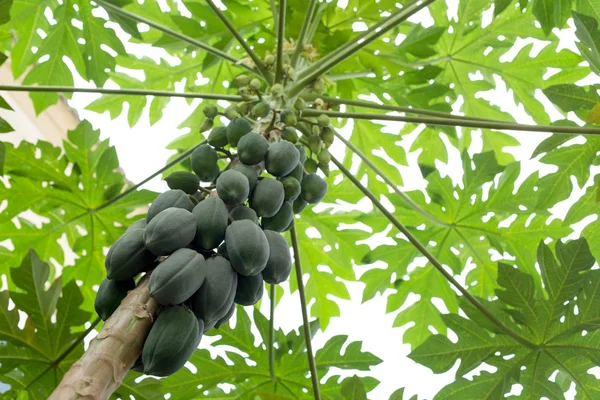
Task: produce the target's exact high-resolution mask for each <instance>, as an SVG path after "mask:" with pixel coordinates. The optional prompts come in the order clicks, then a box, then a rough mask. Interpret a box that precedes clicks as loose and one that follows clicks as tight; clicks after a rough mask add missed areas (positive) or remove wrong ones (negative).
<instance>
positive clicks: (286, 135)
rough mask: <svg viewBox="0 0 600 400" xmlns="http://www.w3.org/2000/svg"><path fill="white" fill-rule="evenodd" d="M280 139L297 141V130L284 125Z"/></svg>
mask: <svg viewBox="0 0 600 400" xmlns="http://www.w3.org/2000/svg"><path fill="white" fill-rule="evenodd" d="M281 139H283V140H287V141H288V142H291V143H296V142H298V131H297V130H296V129H294V128H292V127H291V126H286V127H285V128H284V129H283V131H282V132H281Z"/></svg>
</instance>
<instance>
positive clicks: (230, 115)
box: [213, 105, 240, 146]
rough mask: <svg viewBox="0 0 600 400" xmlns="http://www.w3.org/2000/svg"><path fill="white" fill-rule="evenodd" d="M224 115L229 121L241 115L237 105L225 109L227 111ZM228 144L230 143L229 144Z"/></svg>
mask: <svg viewBox="0 0 600 400" xmlns="http://www.w3.org/2000/svg"><path fill="white" fill-rule="evenodd" d="M223 114H225V117H226V118H227V119H228V120H232V119H234V118H237V117H239V116H240V113H239V112H238V110H237V107H236V106H235V105H231V106H229V107H227V108H226V109H225V111H224V112H223ZM225 129H227V128H225ZM225 132H227V130H225ZM227 143H229V142H227ZM213 146H214V145H213Z"/></svg>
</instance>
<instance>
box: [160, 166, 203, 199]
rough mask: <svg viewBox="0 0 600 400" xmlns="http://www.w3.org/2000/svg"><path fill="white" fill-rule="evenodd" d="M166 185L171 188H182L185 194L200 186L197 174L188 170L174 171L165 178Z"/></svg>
mask: <svg viewBox="0 0 600 400" xmlns="http://www.w3.org/2000/svg"><path fill="white" fill-rule="evenodd" d="M165 181H167V186H169V188H170V189H173V190H177V189H179V190H183V191H184V192H186V193H187V194H194V193H196V192H197V191H198V186H200V178H198V175H196V174H193V173H191V172H188V171H175V172H173V173H171V174H169V176H167V177H166V178H165Z"/></svg>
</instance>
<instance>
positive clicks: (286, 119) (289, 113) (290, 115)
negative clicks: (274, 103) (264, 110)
mask: <svg viewBox="0 0 600 400" xmlns="http://www.w3.org/2000/svg"><path fill="white" fill-rule="evenodd" d="M279 118H280V120H281V122H283V123H284V124H285V125H287V126H294V125H296V124H297V123H298V117H296V113H295V112H294V110H289V109H286V110H281V114H279Z"/></svg>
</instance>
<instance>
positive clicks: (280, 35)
mask: <svg viewBox="0 0 600 400" xmlns="http://www.w3.org/2000/svg"><path fill="white" fill-rule="evenodd" d="M286 7H287V2H286V0H279V20H278V24H277V65H276V67H275V68H276V69H275V83H280V82H281V79H282V78H283V42H284V41H285V11H286Z"/></svg>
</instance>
